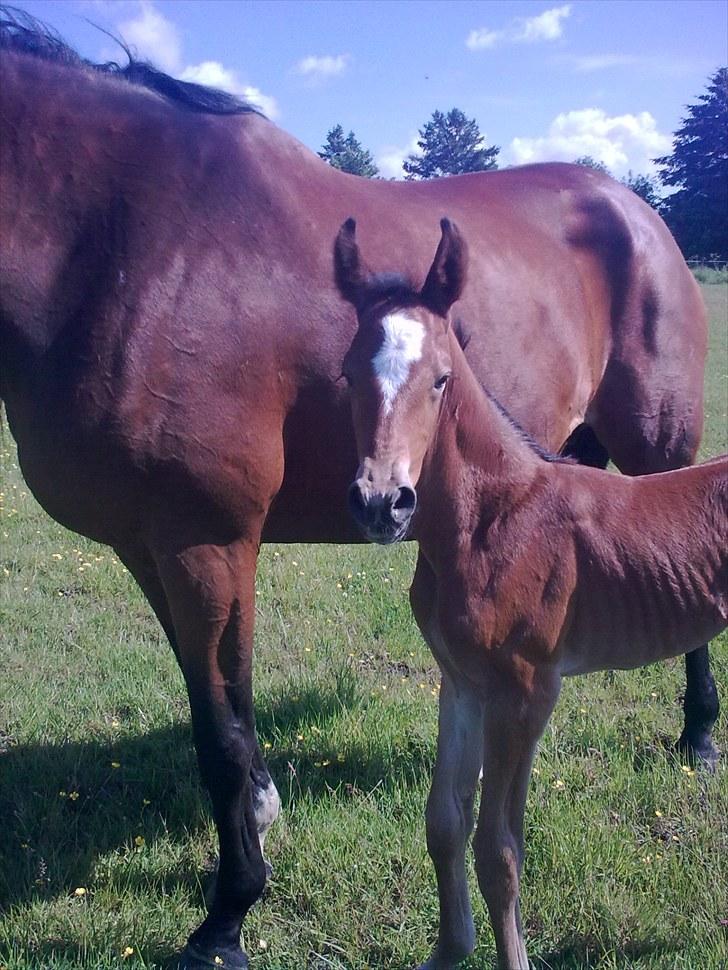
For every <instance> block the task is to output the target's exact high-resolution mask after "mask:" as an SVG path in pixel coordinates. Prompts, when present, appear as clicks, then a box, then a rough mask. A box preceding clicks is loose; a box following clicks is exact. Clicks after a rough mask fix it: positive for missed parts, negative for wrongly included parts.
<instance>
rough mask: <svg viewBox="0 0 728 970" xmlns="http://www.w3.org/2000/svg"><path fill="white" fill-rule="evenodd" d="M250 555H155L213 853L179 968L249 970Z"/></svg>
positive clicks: (237, 549) (254, 869)
mask: <svg viewBox="0 0 728 970" xmlns="http://www.w3.org/2000/svg"><path fill="white" fill-rule="evenodd" d="M257 549H258V542H257V535H256V536H254V537H246V538H245V539H240V540H238V541H236V542H233V543H231V544H228V545H224V546H223V545H205V544H194V545H193V544H190V545H186V546H185V547H183V548H179V547H178V548H176V549H174V550H173V549H171V548H169V547H167V548H166V549H163V550H161V551H159V552H158V553H157V554H156V556H155V558H156V560H157V563H158V568H159V576H160V579H161V581H162V584H163V587H164V591H165V593H166V596H167V599H168V602H169V606H170V610H171V615H172V619H173V623H174V629H175V633H176V636H177V646H178V651H179V658H180V664H181V666H182V671H183V673H184V676H185V681H186V683H187V691H188V694H189V698H190V708H191V712H192V727H193V732H194V738H195V747H196V749H197V757H198V760H199V764H200V772H201V774H202V778H203V781H204V782H205V784H206V786H207V788H208V790H209V792H210V797H211V800H212V810H213V815H214V818H215V823H216V826H217V832H218V838H219V846H220V864H219V870H218V879H217V889H216V892H215V897H214V900H213V903H212V906H211V907H210V911H209V913H208V915H207V918H206V919H205V920H204V922H203V923H202V925H201V926H200V927H199V929H197V930H196V931H195V932H194V933H193V934H192V936H191V937H190V942H189V944H188V947H187V950H186V951H185V957H184V960H183V966H184V967H185V968H186V970H198V968H202V967H207V966H220V965H224V966H225V967H228V968H231V967H232V968H244V967H247V965H248V963H247V958H246V957H245V954H244V953H243V951H242V950H241V948H240V930H241V926H242V921H243V918H244V916H245V914H246V913H247V912H248V910H249V909H250V907H251V906H252V905H253V903H254V902H255V901H256V900H257V899H258V898H259V897H260V895H261V893H262V892H263V888H264V885H265V879H266V870H265V865H264V862H263V856H262V853H261V849H260V841H259V837H258V823H257V820H256V815H255V805H254V799H253V788H252V785H251V777H252V775H251V772H252V771H253V762H254V758H255V752H256V747H257V743H256V739H255V720H254V715H253V697H252V647H253V624H254V616H255V590H254V577H255V564H256V557H257ZM155 552H156V550H155ZM241 820H242V824H241ZM216 958H218V959H217V960H216ZM220 961H222V964H221V963H220Z"/></svg>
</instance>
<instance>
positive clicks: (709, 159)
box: [655, 67, 728, 259]
mask: <svg viewBox="0 0 728 970" xmlns="http://www.w3.org/2000/svg"><path fill="white" fill-rule="evenodd" d="M687 111H688V113H687V116H686V117H685V118H683V120H682V125H681V126H680V127H679V128H678V130H677V131H676V132H675V134H674V137H673V148H672V154H670V155H663V156H662V157H661V158H656V159H655V162H656V163H657V164H658V165H659V166H660V167H661V169H662V171H661V172H660V178H661V180H662V182H663V184H664V185H667V186H671V187H674V188H675V189H676V191H675V192H673V193H672V195H669V196H668V197H667V198H666V199H665V201H664V204H663V206H662V209H661V212H662V215H663V217H664V219H665V222H666V223H667V224H668V226H669V227H670V229H671V230H672V233H673V235H674V236H675V238H676V239H677V242H678V245H679V246H680V248H681V249H682V251H683V255H684V256H686V257H695V258H698V259H707V258H710V257H714V258H715V257H717V258H719V259H728V67H722V68H720V70H718V71H716V73H715V74H714V75H713V76H712V77H711V78H710V79H709V81H708V90H707V93H706V94H701V95H698V102H697V104H692V105H688V106H687Z"/></svg>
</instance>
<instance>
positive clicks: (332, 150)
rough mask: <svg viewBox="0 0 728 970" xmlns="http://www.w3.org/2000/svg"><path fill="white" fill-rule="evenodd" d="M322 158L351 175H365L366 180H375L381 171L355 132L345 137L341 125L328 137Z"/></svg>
mask: <svg viewBox="0 0 728 970" xmlns="http://www.w3.org/2000/svg"><path fill="white" fill-rule="evenodd" d="M318 154H319V157H320V158H323V160H324V161H325V162H328V163H329V165H332V166H333V167H334V168H338V169H340V170H341V171H342V172H349V174H350V175H363V176H364V178H368V179H371V178H375V177H376V176H377V175H378V174H379V169H378V168H377V166H376V165H375V164H374V159H373V158H372V156H371V153H370V152H368V151H367V150H366V149H365V148H362V145H361V143H360V142H359V141H358V139H357V138H356V136H355V135H354V132H353V131H350V132H349V134H348V135H346V137H344V129H343V128H342V127H341V125H335V126H334V127H333V128H332V129H331V130H330V131H329V133H328V134H327V135H326V141H325V142H324V144H323V146H322V150H321V151H320V152H319V153H318Z"/></svg>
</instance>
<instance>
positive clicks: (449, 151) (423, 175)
mask: <svg viewBox="0 0 728 970" xmlns="http://www.w3.org/2000/svg"><path fill="white" fill-rule="evenodd" d="M417 144H418V145H419V146H420V148H421V149H422V154H421V155H420V154H411V155H408V156H407V158H406V159H405V161H404V163H403V165H402V167H403V169H404V171H405V173H406V174H405V178H406V179H429V178H440V177H441V176H443V175H461V174H463V173H464V172H482V171H484V170H485V169H489V168H497V167H498V166H497V164H496V156H497V155H498V152H499V151H500V149H499V148H498V147H497V146H496V145H490V146H486V144H485V139H484V138H483V136H482V135H481V133H480V129H479V128H478V125H477V124H476V122H475V119H474V118H466V117H465V115H464V114H463V112H462V111H460V110H458V108H453V109H452V111H448V113H447V114H443V113H442V111H435V112H433V114H432V119H431V120H430V121H428V122H427V123H426V124H425V126H424V128H421V129H420V137H419V139H418V141H417Z"/></svg>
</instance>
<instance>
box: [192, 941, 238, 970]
mask: <svg viewBox="0 0 728 970" xmlns="http://www.w3.org/2000/svg"><path fill="white" fill-rule="evenodd" d="M249 968H250V964H249V963H248V958H247V957H246V955H245V954H244V953H243V951H242V950H241V949H240V947H238V948H237V949H236V950H235V949H231V948H230V947H226V948H225V949H222V950H220V951H219V952H216V951H215V950H210V951H209V952H208V951H202V950H200V949H198V948H197V947H196V946H195V945H194V944H193V943H188V944H187V946H186V947H185V948H184V952H183V953H182V956H181V957H180V960H179V963H178V964H177V970H249Z"/></svg>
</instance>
